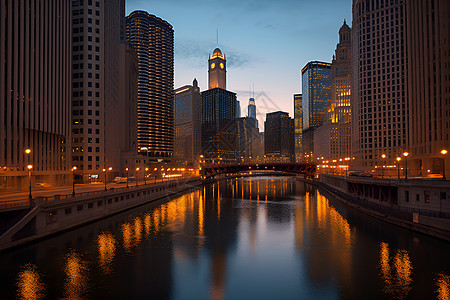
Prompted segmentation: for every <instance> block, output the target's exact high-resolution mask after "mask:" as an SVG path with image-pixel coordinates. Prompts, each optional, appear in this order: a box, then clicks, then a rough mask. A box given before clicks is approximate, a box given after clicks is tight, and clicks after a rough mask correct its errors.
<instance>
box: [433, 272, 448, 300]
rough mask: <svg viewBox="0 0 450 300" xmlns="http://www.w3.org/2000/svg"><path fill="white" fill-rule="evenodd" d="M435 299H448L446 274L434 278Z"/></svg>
mask: <svg viewBox="0 0 450 300" xmlns="http://www.w3.org/2000/svg"><path fill="white" fill-rule="evenodd" d="M436 285H437V299H438V300H448V299H450V276H449V275H446V274H438V275H437V278H436Z"/></svg>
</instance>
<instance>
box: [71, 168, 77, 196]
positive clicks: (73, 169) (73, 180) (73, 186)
mask: <svg viewBox="0 0 450 300" xmlns="http://www.w3.org/2000/svg"><path fill="white" fill-rule="evenodd" d="M76 169H77V167H76V166H73V168H72V196H75V170H76Z"/></svg>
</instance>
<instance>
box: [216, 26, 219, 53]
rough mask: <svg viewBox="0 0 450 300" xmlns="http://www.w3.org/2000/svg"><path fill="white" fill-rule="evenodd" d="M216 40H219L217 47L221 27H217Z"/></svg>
mask: <svg viewBox="0 0 450 300" xmlns="http://www.w3.org/2000/svg"><path fill="white" fill-rule="evenodd" d="M216 40H217V48H219V28H217V33H216Z"/></svg>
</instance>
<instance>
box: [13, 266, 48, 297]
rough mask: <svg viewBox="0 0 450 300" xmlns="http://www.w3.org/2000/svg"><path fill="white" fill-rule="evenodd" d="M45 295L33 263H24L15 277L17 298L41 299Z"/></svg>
mask: <svg viewBox="0 0 450 300" xmlns="http://www.w3.org/2000/svg"><path fill="white" fill-rule="evenodd" d="M44 296H45V288H44V283H43V282H42V279H41V275H40V274H39V272H38V271H37V268H36V266H35V265H32V264H28V265H25V266H24V267H23V268H22V270H21V271H20V273H19V276H18V278H17V298H18V299H30V300H31V299H42V298H44Z"/></svg>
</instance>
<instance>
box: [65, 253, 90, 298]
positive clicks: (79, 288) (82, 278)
mask: <svg viewBox="0 0 450 300" xmlns="http://www.w3.org/2000/svg"><path fill="white" fill-rule="evenodd" d="M64 270H65V275H66V278H65V284H64V296H65V297H66V298H67V299H83V298H84V295H85V294H86V293H87V291H88V275H89V268H88V265H87V261H85V260H83V259H82V258H81V255H80V254H78V253H77V252H75V251H71V252H70V253H69V254H67V256H66V265H65V268H64Z"/></svg>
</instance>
